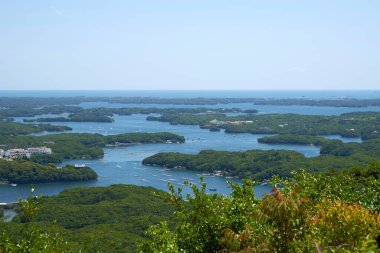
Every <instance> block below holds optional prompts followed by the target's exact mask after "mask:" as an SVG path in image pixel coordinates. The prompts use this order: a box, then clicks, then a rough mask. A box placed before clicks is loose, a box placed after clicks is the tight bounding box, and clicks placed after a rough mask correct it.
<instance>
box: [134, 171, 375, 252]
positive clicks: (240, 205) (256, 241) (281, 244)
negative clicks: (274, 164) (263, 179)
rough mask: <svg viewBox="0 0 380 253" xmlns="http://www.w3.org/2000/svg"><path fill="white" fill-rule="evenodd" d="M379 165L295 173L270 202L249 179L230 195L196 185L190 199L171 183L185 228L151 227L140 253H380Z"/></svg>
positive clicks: (178, 216) (180, 225)
mask: <svg viewBox="0 0 380 253" xmlns="http://www.w3.org/2000/svg"><path fill="white" fill-rule="evenodd" d="M379 168H380V166H379V164H374V165H372V167H370V168H356V169H354V170H347V171H345V172H344V173H343V174H335V175H331V174H330V175H329V174H322V173H318V174H310V173H306V172H304V171H302V172H299V173H293V175H294V177H293V178H292V179H289V180H279V179H278V178H275V179H274V183H276V184H281V185H282V187H283V188H282V189H281V190H279V189H273V191H272V194H268V195H266V196H265V197H264V199H262V200H259V199H256V198H255V196H254V194H253V190H252V184H251V183H250V182H249V181H244V183H243V186H242V187H239V186H237V185H233V189H234V191H233V193H232V194H231V195H230V196H228V197H226V196H222V195H218V194H207V193H206V191H205V189H206V186H205V184H202V187H201V188H197V187H195V186H194V185H192V189H193V194H192V195H187V196H186V197H183V196H182V195H181V194H180V193H181V191H180V190H179V191H178V192H177V191H175V190H174V189H173V188H171V196H172V202H173V205H174V206H176V207H177V208H178V211H176V213H175V217H176V221H177V226H176V227H175V229H170V227H168V226H167V225H166V224H165V223H161V224H158V225H155V226H152V227H150V228H149V229H148V230H147V232H146V234H147V236H148V237H149V238H150V240H148V241H144V242H141V243H140V244H139V251H140V252H149V253H150V252H151V253H153V252H165V253H166V252H167V253H169V252H170V253H175V252H191V253H194V252H326V253H327V252H378V250H379V249H380V213H379V210H380V202H379V195H380V193H379V191H378V190H379V186H380V185H379V178H378V176H379ZM358 171H360V173H359V174H358ZM373 172H376V173H375V174H373ZM326 179H328V180H326ZM346 183H348V184H349V185H344V184H346ZM341 186H345V187H342V188H339V187H341ZM351 187H352V188H351ZM358 189H360V191H359V192H355V190H358ZM361 193H363V194H364V196H360V194H361ZM355 195H356V196H355ZM376 240H377V241H376Z"/></svg>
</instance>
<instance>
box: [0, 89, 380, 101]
mask: <svg viewBox="0 0 380 253" xmlns="http://www.w3.org/2000/svg"><path fill="white" fill-rule="evenodd" d="M76 96H88V97H160V98H196V97H208V98H210V97H215V98H262V97H267V98H315V99H320V98H329V99H342V98H357V99H372V98H380V90H20V91H18V90H17V91H16V90H3V91H0V97H76Z"/></svg>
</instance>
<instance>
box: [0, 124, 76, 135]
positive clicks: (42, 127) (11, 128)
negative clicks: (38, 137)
mask: <svg viewBox="0 0 380 253" xmlns="http://www.w3.org/2000/svg"><path fill="white" fill-rule="evenodd" d="M68 130H71V128H70V127H68V126H52V125H46V124H38V125H29V124H20V123H16V122H4V121H2V122H1V121H0V136H2V135H24V134H33V133H40V132H44V131H48V132H58V131H68Z"/></svg>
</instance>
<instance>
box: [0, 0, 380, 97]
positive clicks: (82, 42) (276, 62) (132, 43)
mask: <svg viewBox="0 0 380 253" xmlns="http://www.w3.org/2000/svg"><path fill="white" fill-rule="evenodd" d="M379 27H380V2H379V1H371V0H364V1H354V0H348V1H347V0H346V1H344V0H337V1H258V0H257V1H256V0H252V1H241V0H238V1H233V2H231V1H214V0H213V1H200V0H194V1H186V2H185V1H169V0H159V1H147V0H142V1H121V0H111V1H107V2H106V3H105V2H104V1H99V0H94V1H88V0H84V1H53V0H52V1H46V0H45V1H43V0H38V1H25V0H23V1H2V2H0V36H1V37H0V90H288V89H291V90H313V89H315V90H319V89H321V90H326V89H331V90H339V89H343V90H355V89H363V90H375V89H379V87H380V85H379V83H380V71H378V63H379V60H380V50H379V45H380V33H379V32H378V28H379Z"/></svg>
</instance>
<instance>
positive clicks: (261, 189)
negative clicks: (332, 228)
mask: <svg viewBox="0 0 380 253" xmlns="http://www.w3.org/2000/svg"><path fill="white" fill-rule="evenodd" d="M248 93H249V94H248ZM31 94H35V95H36V96H39V97H42V96H45V97H50V96H56V97H62V96H74V95H88V96H96V94H97V95H98V96H116V95H117V96H122V95H128V96H153V95H152V94H154V95H155V96H158V97H192V96H193V97H200V96H203V97H211V94H214V97H215V96H216V95H218V96H220V97H253V96H254V95H252V94H257V95H256V96H255V97H260V96H264V95H265V96H268V97H300V96H306V95H308V96H309V97H326V96H325V95H324V93H323V92H316V93H315V92H310V91H297V92H290V93H289V92H268V91H266V92H264V91H260V92H256V91H255V92H253V91H252V93H251V91H249V92H241V91H239V92H238V91H236V92H235V91H234V92H225V91H223V92H222V91H220V92H210V91H208V92H206V91H205V92H192V93H189V94H188V93H184V92H182V93H181V92H152V93H150V92H142V91H133V92H129V91H128V92H127V91H125V93H124V92H111V91H110V92H72V91H68V92H53V91H46V92H42V93H41V92H38V94H37V93H35V92H34V93H33V92H11V91H7V92H1V96H13V97H17V96H18V97H20V96H31ZM223 94H224V95H223ZM302 94H303V95H302ZM328 94H329V95H328V97H334V96H335V97H342V96H351V97H357V98H373V97H380V94H379V93H378V92H377V91H376V92H372V91H365V92H364V91H363V92H357V91H356V92H350V91H344V92H340V93H339V92H329V93H328ZM269 95H271V96H269ZM81 105H82V106H83V107H86V108H94V107H114V108H116V107H134V106H135V107H142V106H144V107H161V108H167V107H199V106H178V105H124V104H123V105H121V104H106V103H83V104H81ZM207 107H212V108H233V107H237V108H242V109H251V108H255V109H258V110H259V113H299V114H320V115H337V114H341V113H344V112H352V111H369V110H374V111H378V110H380V108H379V107H373V108H335V107H310V106H253V105H251V104H248V103H246V104H228V105H213V106H207ZM63 116H65V115H63ZM38 117H57V115H50V114H48V115H41V116H38ZM146 117H147V115H132V116H114V119H115V122H113V123H92V122H88V123H79V122H65V123H63V122H57V123H53V124H56V125H67V126H70V127H72V128H73V131H72V132H76V133H85V132H86V133H100V134H104V135H109V134H119V133H126V132H162V131H168V132H173V133H176V134H180V135H183V136H185V138H186V143H183V144H155V145H150V144H149V145H134V146H128V147H122V148H112V149H109V148H107V149H105V156H104V158H103V159H100V160H95V161H83V160H82V161H81V160H78V161H67V162H65V164H74V163H85V164H87V165H88V166H90V167H92V168H93V169H94V170H95V171H96V172H97V173H98V174H99V179H98V180H97V181H92V182H78V183H52V184H38V185H36V186H35V187H36V193H37V194H44V195H54V194H58V193H59V192H61V191H62V190H64V189H67V188H72V187H79V186H107V185H111V184H135V185H142V186H153V187H155V188H158V189H162V190H167V184H168V182H170V183H172V184H173V185H174V186H178V187H183V186H182V185H181V183H182V182H183V181H185V180H187V181H190V182H193V183H195V184H198V183H199V175H197V174H196V173H195V172H191V171H175V170H164V169H161V168H156V167H148V166H143V165H142V164H141V161H142V160H143V159H144V158H145V157H148V156H150V155H153V154H156V153H158V152H168V151H175V152H182V153H191V154H195V153H198V152H199V151H201V150H204V149H214V150H227V151H244V150H250V149H263V150H268V149H288V150H295V151H297V152H300V153H302V154H304V155H305V156H307V157H312V156H317V155H319V148H318V147H315V146H303V145H268V144H260V143H258V142H257V139H258V138H260V137H262V136H263V135H252V134H236V135H232V134H225V133H224V132H223V131H221V132H209V131H208V130H205V129H200V128H199V127H198V126H182V125H174V126H173V125H170V124H168V123H164V122H156V121H146V120H145V118H146ZM16 121H18V122H22V118H16ZM41 134H48V133H41ZM41 134H40V135H41ZM328 138H337V139H342V140H343V141H346V142H348V141H360V139H357V138H341V137H340V136H328ZM204 180H205V181H206V183H207V184H208V187H212V188H217V190H218V192H219V193H222V194H228V193H229V192H230V188H229V187H228V185H227V183H226V181H227V180H233V179H226V178H223V177H210V176H205V177H204ZM234 182H238V183H239V182H240V181H239V180H234ZM29 188H30V186H28V185H18V186H16V187H11V186H5V185H0V202H8V201H16V200H17V199H18V198H19V197H23V198H25V197H27V196H28V194H29ZM255 189H256V194H257V195H258V196H261V195H262V194H263V193H267V192H268V191H269V190H270V188H269V187H268V186H257V187H256V188H255ZM185 192H187V190H186V189H185Z"/></svg>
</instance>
